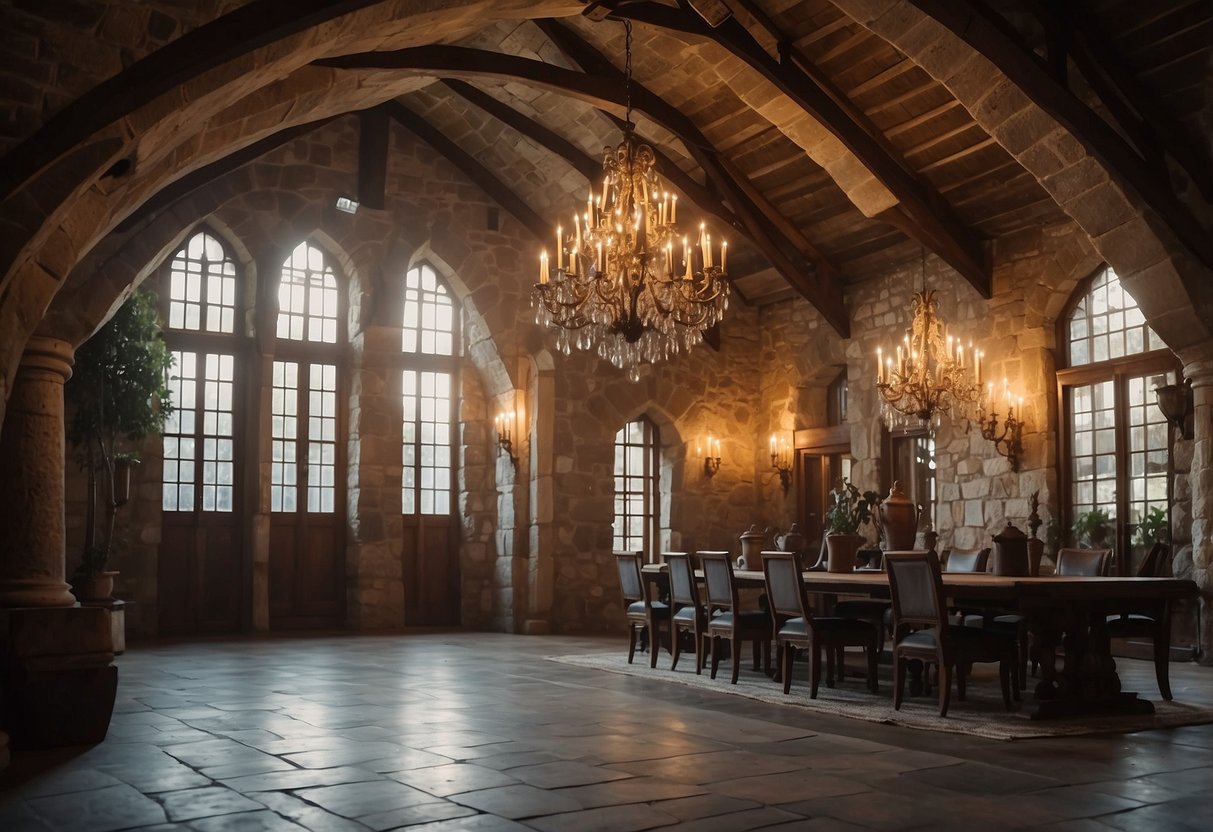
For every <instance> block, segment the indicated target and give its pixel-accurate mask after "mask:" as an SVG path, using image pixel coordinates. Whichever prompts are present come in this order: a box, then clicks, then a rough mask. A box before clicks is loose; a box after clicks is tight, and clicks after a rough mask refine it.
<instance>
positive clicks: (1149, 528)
mask: <svg viewBox="0 0 1213 832" xmlns="http://www.w3.org/2000/svg"><path fill="white" fill-rule="evenodd" d="M1170 542H1171V521H1170V520H1169V519H1168V518H1167V513H1166V512H1165V511H1164V510H1163V509H1162V508H1161V507H1160V506H1153V507H1151V508H1150V510H1149V511H1147V512H1146V516H1145V517H1143V518H1142V519H1141V522H1140V523H1138V524H1137V528H1135V529H1134V530H1133V543H1134V544H1136V545H1138V546H1141V547H1142V548H1148V547H1150V546H1153V545H1154V544H1155V543H1170Z"/></svg>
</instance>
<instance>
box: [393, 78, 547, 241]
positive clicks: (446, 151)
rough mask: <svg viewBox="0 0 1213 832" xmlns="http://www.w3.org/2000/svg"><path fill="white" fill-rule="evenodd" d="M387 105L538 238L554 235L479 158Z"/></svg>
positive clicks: (402, 122)
mask: <svg viewBox="0 0 1213 832" xmlns="http://www.w3.org/2000/svg"><path fill="white" fill-rule="evenodd" d="M384 106H385V107H386V108H387V111H388V114H389V115H391V117H392V118H394V119H395V120H396V121H397V122H398V123H399V124H400V125H401V126H402V127H404V129H406V130H408V131H409V132H410V133H412V134H413V135H414V136H416V137H417V138H419V139H421V140H422V141H423V142H425V143H426V144H428V145H429V146H430V147H432V148H434V150H436V151H438V153H439V154H440V155H442V156H444V157H445V158H446V159H447V161H449V162H450V163H451V164H452V165H454V166H455V167H456V168H458V169H459V171H460V172H461V173H462V174H463V175H464V176H466V177H467V178H468V179H470V180H472V182H473V183H475V184H476V185H477V186H478V187H479V188H480V190H482V191H484V192H485V193H486V194H488V196H489V198H491V199H492V200H493V201H494V202H496V203H497V204H498V205H500V206H501V207H502V208H504V209H505V210H507V211H509V212H510V213H511V214H513V215H514V218H515V219H517V220H518V221H519V222H520V223H522V225H523V226H524V227H525V228H526V229H527V230H528V231H530V232H531V234H533V235H534V236H535V239H536V240H546V239H547V238H548V237H549V236H550V235H551V233H552V229H551V227H550V226H549V225H548V223H546V222H544V221H543V219H542V218H541V217H540V216H539V215H538V214H537V213H535V211H534V210H533V209H532V208H531V206H530V205H528V204H527V202H526V200H524V199H523V198H522V197H520V196H519V195H518V194H516V193H514V191H513V189H512V188H510V187H509V186H508V185H506V184H505V183H504V182H502V181H501V180H500V179H498V178H497V177H496V176H495V175H494V174H493V173H492V172H491V171H490V170H489V169H488V168H487V167H485V165H484V163H482V162H481V161H480V160H479V159H477V158H476V157H475V156H473V155H472V154H470V153H468V152H467V151H466V150H464V149H463V148H462V147H460V146H459V145H458V144H456V143H455V142H454V141H452V140H451V139H449V138H448V137H447V136H446V134H445V133H443V132H442V131H441V130H439V129H438V128H436V127H434V126H433V125H432V124H430V123H429V122H428V121H426V120H425V119H424V118H422V117H421V116H419V115H417V114H416V113H414V112H413V111H412V110H410V109H409V108H408V107H406V106H404V105H403V104H401V103H400V102H399V101H389V102H387V103H386V104H385V105H384Z"/></svg>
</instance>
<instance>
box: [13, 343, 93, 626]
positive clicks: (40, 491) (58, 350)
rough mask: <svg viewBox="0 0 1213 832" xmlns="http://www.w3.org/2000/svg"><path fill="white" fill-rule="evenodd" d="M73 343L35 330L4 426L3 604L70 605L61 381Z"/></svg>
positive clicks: (68, 374)
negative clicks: (39, 333) (65, 565)
mask: <svg viewBox="0 0 1213 832" xmlns="http://www.w3.org/2000/svg"><path fill="white" fill-rule="evenodd" d="M72 355H73V349H72V345H71V344H69V343H67V342H66V341H60V340H59V339H57V338H44V337H39V336H35V337H33V338H31V339H30V340H29V343H28V344H27V345H26V348H25V354H24V355H23V356H22V357H21V364H20V366H19V367H18V369H17V375H16V378H15V379H14V381H13V392H12V395H11V397H10V398H9V402H8V411H7V414H6V415H5V418H4V426H3V429H2V430H0V459H3V460H4V461H5V462H4V467H5V469H6V470H5V474H4V476H3V477H0V607H70V606H71V605H72V604H74V603H76V599H75V598H74V597H73V596H72V594H71V592H70V591H69V589H68V585H67V584H66V583H65V582H64V580H63V578H64V557H65V554H66V530H65V527H64V484H63V471H64V438H63V435H64V426H63V383H64V382H65V381H67V379H68V378H70V377H71V374H72V369H71V368H72Z"/></svg>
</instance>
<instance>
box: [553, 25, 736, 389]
mask: <svg viewBox="0 0 1213 832" xmlns="http://www.w3.org/2000/svg"><path fill="white" fill-rule="evenodd" d="M624 26H625V29H626V33H627V34H626V53H625V67H626V76H625V79H626V80H625V91H626V93H627V98H626V103H627V118H626V120H625V122H624V130H623V142H622V143H620V144H619V146H618V147H614V148H611V147H607V148H604V150H603V158H602V170H603V182H602V189H601V191H600V193H599V194H598V196H597V198H595V195H594V191H593V188H592V187H591V190H590V194H589V197H588V198H587V200H586V204H585V212H584V213H583V214H581V215H580V216H577V215H574V216H573V224H572V230H571V233H568V234H566V233H565V232H564V229H563V228H562V227H560V226H557V228H556V262H555V264H554V268H553V264H551V263H549V261H548V255H547V252H544V253H543V254H542V255H541V256H540V258H539V282H538V283H536V284H535V287H534V289H533V290H532V292H531V302H532V305H534V306H535V322H536V323H537V324H539V325H540V326H552V327H555V328H556V329H557V330H558V334H557V337H556V347H557V349H559V350H560V351H561V352H563V353H564V354H565V355H568V354H569V353H570V352H571V351H572V348H573V347H574V346H576V347H577V348H578V349H583V350H588V349H594V350H596V351H597V353H598V355H599V356H600V357H601V358H604V359H606V360H607V361H610V362H611V363H612V364H614V365H615V366H616V367H619V368H621V369H625V370H627V375H628V378H629V379H630V380H631V381H638V380H639V379H640V365H641V364H645V363H648V364H652V363H655V362H657V361H661V360H664V359H667V358H669V357H670V356H673V355H676V354H678V353H679V352H682V351H685V350H689V349H690V348H691V347H693V346H694V345H695V344H698V343H699V342H700V341H702V340H703V332H704V330H706V329H709V328H710V327H712V326H715V325H716V324H717V323H719V322H720V319H721V318H722V316H723V315H724V311H725V309H727V308H728V303H729V291H728V282H727V281H726V258H727V256H728V244H727V243H725V242H723V241H722V242H721V244H720V248H719V256H717V252H716V251H715V250H714V249H713V247H712V238H711V235H710V234H709V233H708V231H707V229H706V227H705V226H704V224H703V223H700V225H699V235H698V237H697V238H696V240H695V242H694V244H692V243H691V241H690V239H689V238H688V237H686V236H682V235H680V233H679V231H678V228H677V225H676V224H675V223H676V220H677V218H678V197H677V196H675V195H674V194H672V193H669V192H668V191H666V190H665V189H664V188H663V186H662V183H661V180H660V179H659V178H658V176H657V172H656V171H655V170H654V165H655V163H656V156H655V154H654V153H653V149H652V148H650V147H649V146H648V145H645V144H641V143H638V142H637V141H636V137H635V135H634V133H633V124H632V99H631V80H632V24H631V22H629V21H625V22H624Z"/></svg>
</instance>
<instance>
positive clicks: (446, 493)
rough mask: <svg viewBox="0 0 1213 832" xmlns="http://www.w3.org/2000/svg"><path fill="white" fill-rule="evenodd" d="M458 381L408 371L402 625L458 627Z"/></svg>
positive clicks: (404, 388)
mask: <svg viewBox="0 0 1213 832" xmlns="http://www.w3.org/2000/svg"><path fill="white" fill-rule="evenodd" d="M454 391H455V376H454V374H453V373H448V372H441V371H431V370H404V371H403V376H402V405H403V418H402V430H401V436H402V463H403V476H402V482H401V514H402V519H403V526H404V545H403V552H402V564H401V567H402V569H401V572H402V575H403V576H404V620H405V623H406V624H409V625H411V626H454V625H457V624H459V621H460V581H459V534H458V528H459V527H458V525H457V521H456V517H455V515H454V513H453V506H454V491H453V486H454V465H453V461H454V447H453V441H452V440H453V437H454V418H453V417H454Z"/></svg>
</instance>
